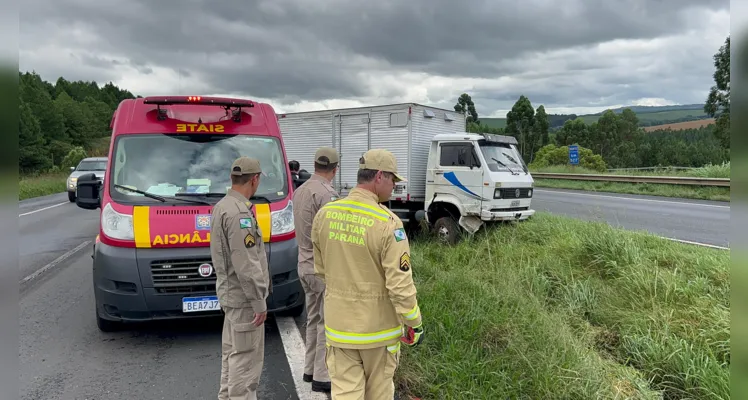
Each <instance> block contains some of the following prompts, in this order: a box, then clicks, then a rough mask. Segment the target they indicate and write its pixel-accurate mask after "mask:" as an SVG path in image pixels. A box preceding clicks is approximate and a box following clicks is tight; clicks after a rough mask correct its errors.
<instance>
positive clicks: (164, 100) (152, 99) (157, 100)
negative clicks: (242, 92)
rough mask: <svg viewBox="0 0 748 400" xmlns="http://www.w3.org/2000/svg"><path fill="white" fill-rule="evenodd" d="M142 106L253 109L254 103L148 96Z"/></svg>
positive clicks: (195, 97) (228, 99) (219, 98)
mask: <svg viewBox="0 0 748 400" xmlns="http://www.w3.org/2000/svg"><path fill="white" fill-rule="evenodd" d="M143 103H144V104H155V105H159V106H168V105H172V104H192V105H204V106H223V107H254V106H255V103H253V102H252V101H250V100H241V99H230V98H226V97H203V96H149V97H146V98H144V99H143Z"/></svg>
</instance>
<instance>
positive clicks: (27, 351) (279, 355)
mask: <svg viewBox="0 0 748 400" xmlns="http://www.w3.org/2000/svg"><path fill="white" fill-rule="evenodd" d="M726 206H727V207H726ZM533 208H535V209H536V210H540V211H551V212H554V213H561V214H566V215H570V216H574V217H578V218H583V219H590V220H603V221H607V222H609V223H611V224H613V225H616V226H623V227H625V228H628V229H646V230H649V231H651V232H654V233H657V234H659V235H662V236H667V237H671V238H676V239H681V240H688V241H695V242H701V243H708V244H714V245H719V246H728V243H729V242H728V239H727V232H728V229H727V226H728V223H729V215H730V209H729V206H728V205H726V204H724V203H715V202H699V201H687V200H684V201H681V200H670V199H662V198H652V197H644V196H627V195H605V194H593V193H589V192H574V191H566V190H547V189H537V190H536V192H535V199H534V201H533ZM98 212H99V211H98V210H96V211H89V210H83V209H80V208H78V207H77V206H75V204H72V203H70V202H68V201H67V197H66V195H65V194H59V195H52V196H47V197H43V198H37V199H33V200H28V201H24V202H21V203H20V204H19V220H20V222H19V226H20V237H19V238H18V239H19V242H20V259H19V261H20V269H21V277H22V278H23V277H29V276H33V279H26V280H25V281H23V283H22V284H21V291H20V332H19V334H20V338H19V339H20V393H21V398H22V399H29V400H31V399H34V400H36V399H97V400H105V399H122V398H137V399H214V398H216V393H217V391H218V382H219V375H220V342H221V321H220V320H215V321H204V322H199V323H195V322H183V323H173V322H172V323H169V324H152V325H143V326H133V327H132V328H131V329H129V330H126V331H123V332H119V333H115V334H105V333H101V332H99V331H98V329H97V328H96V322H95V319H94V305H93V291H92V282H91V251H92V246H91V245H90V243H91V242H92V241H93V240H94V238H95V236H96V232H97V223H98ZM76 248H77V249H78V250H77V251H72V250H74V249H76ZM40 271H42V272H40ZM304 319H305V316H304V315H302V316H301V317H299V318H295V319H292V318H290V317H278V318H272V317H271V318H268V320H267V322H266V336H265V341H266V347H265V367H264V370H263V375H262V377H261V384H260V389H259V391H260V393H259V394H260V398H262V399H284V400H285V399H299V398H301V399H319V398H323V399H324V398H329V397H328V396H323V395H320V394H314V395H312V393H311V392H310V390H309V384H308V383H303V382H301V374H302V371H301V368H302V365H303V349H302V348H303V339H302V338H303V337H304V328H303V326H302V321H303V320H304Z"/></svg>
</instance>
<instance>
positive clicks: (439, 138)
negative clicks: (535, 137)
mask: <svg viewBox="0 0 748 400" xmlns="http://www.w3.org/2000/svg"><path fill="white" fill-rule="evenodd" d="M533 185H534V181H533V178H532V175H531V174H530V172H529V170H528V168H527V165H525V162H524V160H523V159H522V156H521V155H520V152H519V151H518V149H517V139H516V138H514V137H511V136H502V135H492V134H476V133H445V134H438V135H434V137H433V138H432V140H431V147H430V149H429V155H428V165H427V170H426V200H425V204H424V210H425V215H423V214H421V216H420V218H421V219H422V218H423V217H425V218H426V221H427V222H428V223H429V224H431V225H433V228H434V230H435V231H436V233H437V235H438V236H439V237H440V238H441V239H442V240H444V241H446V242H449V243H455V242H456V241H457V240H458V237H459V233H460V232H459V230H460V228H462V229H464V230H465V231H467V232H469V233H475V232H476V231H477V230H478V229H480V227H481V226H482V225H483V224H484V223H486V222H493V221H519V220H525V219H528V218H529V217H531V216H532V215H533V214H535V210H533V209H531V208H530V205H531V204H530V203H531V201H532V192H533Z"/></svg>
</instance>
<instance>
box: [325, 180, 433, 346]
mask: <svg viewBox="0 0 748 400" xmlns="http://www.w3.org/2000/svg"><path fill="white" fill-rule="evenodd" d="M312 242H313V247H314V272H315V274H316V275H317V276H319V277H320V278H322V279H323V280H324V281H325V285H326V288H325V302H324V308H325V309H324V315H325V335H326V337H327V343H328V344H330V345H331V346H336V347H343V348H358V349H366V348H375V347H382V346H389V345H395V344H397V343H399V340H400V337H401V336H402V334H403V324H404V325H408V326H417V325H419V324H420V323H421V311H420V309H419V307H418V302H417V300H416V287H415V285H414V283H413V275H412V271H411V264H410V245H409V244H408V238H407V237H406V235H405V231H404V229H403V224H402V221H400V218H398V217H397V216H396V215H395V214H394V213H392V211H390V210H389V209H388V208H387V207H385V206H383V205H381V204H379V203H378V201H377V196H376V195H375V194H374V193H372V192H369V191H367V190H364V189H359V188H356V189H353V190H351V192H350V193H349V195H348V196H347V197H346V198H344V199H341V200H337V201H333V202H330V203H327V204H326V205H325V206H324V207H322V208H321V209H320V211H319V212H318V213H317V215H316V216H315V218H314V222H313V224H312Z"/></svg>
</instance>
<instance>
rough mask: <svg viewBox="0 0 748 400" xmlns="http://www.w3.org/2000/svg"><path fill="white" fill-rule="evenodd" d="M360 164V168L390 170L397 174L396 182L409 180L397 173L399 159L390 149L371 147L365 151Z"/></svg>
mask: <svg viewBox="0 0 748 400" xmlns="http://www.w3.org/2000/svg"><path fill="white" fill-rule="evenodd" d="M358 164H359V165H358V168H359V169H373V170H377V171H385V172H390V173H392V174H394V175H395V182H407V180H406V179H405V178H403V177H402V176H400V175H399V174H398V173H397V159H395V155H394V154H392V153H391V152H389V151H388V150H384V149H371V150H369V151H367V152H366V153H364V155H363V156H362V157H361V159H360V160H359V162H358Z"/></svg>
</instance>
